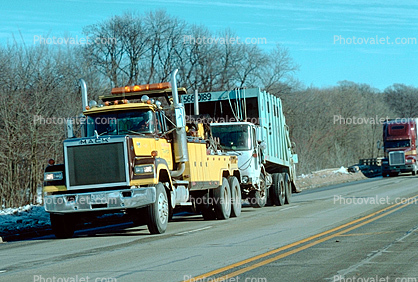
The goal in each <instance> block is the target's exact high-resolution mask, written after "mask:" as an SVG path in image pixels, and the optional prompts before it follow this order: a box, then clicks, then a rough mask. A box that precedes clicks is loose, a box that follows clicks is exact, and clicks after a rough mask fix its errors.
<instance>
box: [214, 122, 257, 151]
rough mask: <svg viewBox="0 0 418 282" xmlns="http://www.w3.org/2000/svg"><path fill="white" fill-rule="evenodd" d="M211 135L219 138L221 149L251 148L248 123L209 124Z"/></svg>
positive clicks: (240, 149) (239, 149)
mask: <svg viewBox="0 0 418 282" xmlns="http://www.w3.org/2000/svg"><path fill="white" fill-rule="evenodd" d="M211 131H212V136H213V137H217V138H219V142H220V144H221V147H222V149H224V150H234V151H244V150H251V139H250V136H251V135H250V126H249V125H225V126H211Z"/></svg>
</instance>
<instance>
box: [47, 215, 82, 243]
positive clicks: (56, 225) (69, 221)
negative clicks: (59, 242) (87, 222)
mask: <svg viewBox="0 0 418 282" xmlns="http://www.w3.org/2000/svg"><path fill="white" fill-rule="evenodd" d="M49 218H50V220H51V227H52V233H54V235H55V237H56V238H57V239H67V238H72V237H73V236H74V231H75V225H76V221H75V218H74V216H73V215H67V214H65V215H61V214H54V213H51V214H50V215H49Z"/></svg>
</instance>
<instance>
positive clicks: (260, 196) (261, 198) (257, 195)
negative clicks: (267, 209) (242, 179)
mask: <svg viewBox="0 0 418 282" xmlns="http://www.w3.org/2000/svg"><path fill="white" fill-rule="evenodd" d="M249 196H250V197H249V199H248V200H249V201H250V205H251V206H252V207H253V208H262V207H264V206H265V205H266V203H267V194H266V191H265V190H264V191H258V190H253V191H251V192H250V195H249Z"/></svg>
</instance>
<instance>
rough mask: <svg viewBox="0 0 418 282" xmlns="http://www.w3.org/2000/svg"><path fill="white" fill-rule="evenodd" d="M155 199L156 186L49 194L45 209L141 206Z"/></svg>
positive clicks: (63, 209)
mask: <svg viewBox="0 0 418 282" xmlns="http://www.w3.org/2000/svg"><path fill="white" fill-rule="evenodd" d="M155 201H156V191H155V187H144V188H136V189H125V190H118V191H103V192H85V193H76V194H60V195H47V196H45V197H44V205H45V210H46V211H47V212H53V213H70V212H88V211H106V210H121V209H128V208H141V207H145V206H148V205H150V204H153V203H155Z"/></svg>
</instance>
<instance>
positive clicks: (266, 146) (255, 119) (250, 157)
mask: <svg viewBox="0 0 418 282" xmlns="http://www.w3.org/2000/svg"><path fill="white" fill-rule="evenodd" d="M181 101H182V102H183V103H184V104H185V106H186V112H187V113H188V114H189V115H188V116H189V117H191V118H194V119H196V120H199V119H203V120H205V121H206V122H207V124H209V126H210V128H211V134H212V138H213V140H214V143H215V144H217V145H218V148H217V149H220V150H223V151H227V152H228V153H229V154H231V155H235V156H237V157H238V167H239V170H240V172H241V183H240V188H241V195H242V197H243V198H245V199H248V201H249V202H250V204H251V205H252V206H253V207H263V206H264V205H266V204H270V205H277V206H281V205H284V204H288V203H290V202H291V196H292V192H300V191H299V190H298V189H297V187H296V185H295V179H296V173H295V165H296V163H297V162H298V158H297V154H295V153H293V144H292V142H291V140H290V137H289V128H288V126H287V125H286V120H285V116H284V114H283V108H282V102H281V100H280V98H278V97H276V96H274V95H272V94H270V93H268V92H266V91H261V90H260V88H250V89H234V90H230V91H217V92H205V93H195V94H194V95H193V94H187V95H186V94H185V95H182V96H181ZM193 104H194V106H192V105H193ZM192 113H194V115H192ZM215 151H216V149H215Z"/></svg>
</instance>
